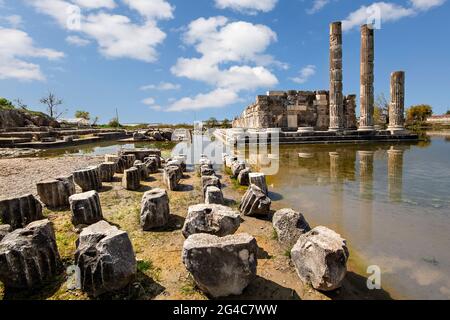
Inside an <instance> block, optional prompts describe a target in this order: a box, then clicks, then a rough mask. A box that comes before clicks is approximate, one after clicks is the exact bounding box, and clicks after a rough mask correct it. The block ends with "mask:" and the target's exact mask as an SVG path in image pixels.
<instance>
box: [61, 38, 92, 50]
mask: <svg viewBox="0 0 450 320" xmlns="http://www.w3.org/2000/svg"><path fill="white" fill-rule="evenodd" d="M66 42H67V43H69V44H71V45H74V46H77V47H85V46H87V45H88V44H90V43H91V42H90V41H89V40H86V39H83V38H81V37H79V36H68V37H67V38H66Z"/></svg>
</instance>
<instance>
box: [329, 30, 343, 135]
mask: <svg viewBox="0 0 450 320" xmlns="http://www.w3.org/2000/svg"><path fill="white" fill-rule="evenodd" d="M343 129H344V96H343V94H342V23H341V22H333V23H332V24H330V127H329V130H330V131H340V130H343Z"/></svg>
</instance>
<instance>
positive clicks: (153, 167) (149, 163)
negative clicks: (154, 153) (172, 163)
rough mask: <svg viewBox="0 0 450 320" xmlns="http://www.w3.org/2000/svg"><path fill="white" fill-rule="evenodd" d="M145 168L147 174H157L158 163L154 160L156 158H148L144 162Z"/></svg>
mask: <svg viewBox="0 0 450 320" xmlns="http://www.w3.org/2000/svg"><path fill="white" fill-rule="evenodd" d="M145 166H146V167H147V171H148V173H150V174H151V173H157V172H158V168H159V165H158V161H157V160H156V157H149V158H146V160H145Z"/></svg>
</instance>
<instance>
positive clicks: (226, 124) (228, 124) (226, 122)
mask: <svg viewBox="0 0 450 320" xmlns="http://www.w3.org/2000/svg"><path fill="white" fill-rule="evenodd" d="M230 127H231V121H230V120H228V119H227V118H225V119H223V121H222V128H225V129H226V128H230Z"/></svg>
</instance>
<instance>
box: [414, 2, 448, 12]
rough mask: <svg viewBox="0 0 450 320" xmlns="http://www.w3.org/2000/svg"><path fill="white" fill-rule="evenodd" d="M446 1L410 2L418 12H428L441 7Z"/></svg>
mask: <svg viewBox="0 0 450 320" xmlns="http://www.w3.org/2000/svg"><path fill="white" fill-rule="evenodd" d="M445 1H447V0H410V2H411V3H412V5H413V6H414V7H415V8H417V9H420V10H428V9H431V8H433V7H437V6H440V5H443V4H444V2H445Z"/></svg>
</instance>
